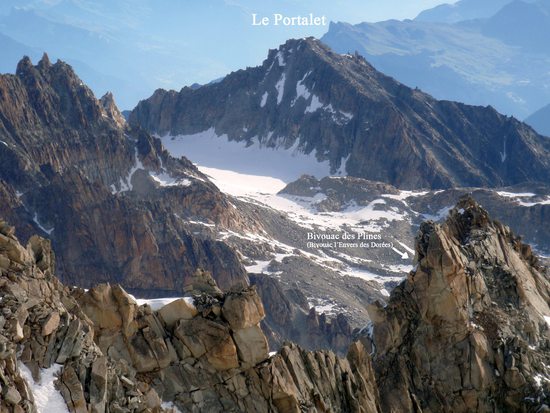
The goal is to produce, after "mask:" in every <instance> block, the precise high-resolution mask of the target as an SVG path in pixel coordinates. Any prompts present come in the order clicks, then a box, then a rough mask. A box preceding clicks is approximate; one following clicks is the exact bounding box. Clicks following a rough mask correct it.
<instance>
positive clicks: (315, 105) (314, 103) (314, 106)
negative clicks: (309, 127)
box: [304, 95, 323, 113]
mask: <svg viewBox="0 0 550 413" xmlns="http://www.w3.org/2000/svg"><path fill="white" fill-rule="evenodd" d="M322 108H323V104H322V103H321V101H320V100H319V98H318V97H317V95H313V96H312V98H311V102H309V105H308V106H307V108H306V110H305V111H304V113H313V112H315V111H317V110H319V109H322Z"/></svg>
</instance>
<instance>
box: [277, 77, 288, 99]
mask: <svg viewBox="0 0 550 413" xmlns="http://www.w3.org/2000/svg"><path fill="white" fill-rule="evenodd" d="M285 83H286V75H285V74H284V73H283V74H282V75H281V78H280V79H279V81H278V82H277V84H276V85H275V89H277V105H279V104H280V103H281V102H282V100H283V95H284V93H285Z"/></svg>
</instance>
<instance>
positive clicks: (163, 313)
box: [0, 222, 380, 413]
mask: <svg viewBox="0 0 550 413" xmlns="http://www.w3.org/2000/svg"><path fill="white" fill-rule="evenodd" d="M54 263H55V258H54V254H53V252H52V251H51V248H50V242H49V241H47V240H44V239H42V238H39V237H32V238H31V239H30V241H29V243H28V245H27V247H26V248H24V247H23V246H21V244H20V243H19V242H18V240H17V238H15V236H14V230H13V228H11V227H9V226H7V225H6V224H5V223H4V222H0V271H1V275H0V300H1V302H0V305H1V308H2V315H1V316H0V394H1V395H2V397H1V398H0V411H2V412H3V411H9V412H11V411H13V412H23V411H30V412H35V411H37V408H40V407H41V406H39V405H38V404H37V402H36V401H35V399H34V397H33V391H32V389H33V386H34V383H33V382H34V381H36V382H39V381H40V378H41V376H43V375H44V374H45V372H51V370H50V369H52V368H54V369H55V370H56V371H57V380H56V389H57V391H58V393H59V394H60V395H61V396H62V397H63V399H64V400H65V402H66V404H67V406H68V409H69V411H71V412H78V413H80V412H98V413H99V412H160V411H169V410H170V409H172V407H170V406H174V405H175V406H177V407H179V409H180V410H182V411H193V412H195V411H197V412H227V411H246V412H271V411H280V412H300V411H319V412H364V413H371V412H373V413H374V412H379V411H380V410H379V407H378V393H377V390H376V387H375V381H374V373H373V370H372V368H371V364H370V358H369V355H368V354H367V352H366V351H365V349H364V347H363V345H362V344H361V343H356V344H354V345H353V346H352V347H351V349H350V352H349V354H348V356H347V358H343V359H342V358H338V357H336V356H335V355H334V354H333V353H331V352H328V351H317V352H309V351H305V350H302V349H300V348H299V347H297V346H296V345H293V344H288V345H285V346H284V347H283V348H282V349H281V350H280V351H279V353H277V354H274V355H271V356H270V354H269V350H268V345H267V339H266V337H265V335H264V334H263V332H262V330H261V328H260V322H261V321H262V319H263V318H264V316H265V314H264V309H263V306H262V303H261V300H260V298H259V296H258V295H257V293H256V291H255V289H254V288H247V289H244V290H241V291H234V292H230V293H226V294H224V293H222V292H221V291H220V290H219V289H218V288H217V287H216V286H215V285H211V283H210V282H206V283H204V280H205V279H207V278H208V277H206V276H205V275H204V274H195V276H194V277H195V278H194V279H195V280H197V281H196V282H195V285H199V286H201V288H200V289H199V290H196V289H195V290H193V291H194V292H195V295H194V297H193V298H191V297H185V298H181V299H179V300H175V301H173V302H171V303H170V304H168V305H166V306H164V307H162V308H160V309H158V311H154V310H153V309H152V308H151V307H150V306H149V305H142V306H138V305H137V304H136V302H135V300H134V299H133V297H132V296H130V295H128V294H127V293H126V292H125V291H124V290H123V289H122V288H121V287H119V286H117V285H109V284H102V285H99V286H97V287H95V288H92V289H90V290H88V291H84V290H82V289H78V288H73V289H69V288H67V287H65V286H63V285H62V284H61V283H60V282H59V281H58V280H57V278H56V277H55V276H54V274H53V267H54ZM206 285H208V286H209V287H206ZM27 371H29V372H30V373H26V372H27ZM31 375H32V377H31ZM54 393H56V392H54ZM56 394H57V393H56ZM59 394H57V395H59ZM52 397H53V396H52ZM163 401H164V402H165V403H163ZM42 407H43V406H42Z"/></svg>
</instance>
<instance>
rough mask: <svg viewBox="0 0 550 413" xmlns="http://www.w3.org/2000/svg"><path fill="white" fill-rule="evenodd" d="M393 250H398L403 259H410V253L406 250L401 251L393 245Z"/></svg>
mask: <svg viewBox="0 0 550 413" xmlns="http://www.w3.org/2000/svg"><path fill="white" fill-rule="evenodd" d="M391 249H392V250H394V251H395V252H397V253H398V254H399V255H401V259H402V260H408V259H409V254H408V253H407V252H406V251H405V252H401V251H399V250H398V249H397V248H395V247H391Z"/></svg>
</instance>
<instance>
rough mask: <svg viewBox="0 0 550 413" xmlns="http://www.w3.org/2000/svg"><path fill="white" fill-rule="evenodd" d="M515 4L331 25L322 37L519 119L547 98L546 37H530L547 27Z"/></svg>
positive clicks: (389, 70) (444, 94)
mask: <svg viewBox="0 0 550 413" xmlns="http://www.w3.org/2000/svg"><path fill="white" fill-rule="evenodd" d="M514 7H515V6H514ZM511 8H512V5H510V9H511ZM520 8H521V9H522V10H523V12H521V13H520V12H517V11H516V12H510V10H509V9H508V8H506V9H505V10H504V9H503V11H502V13H501V14H499V15H497V16H495V17H494V18H491V19H488V20H487V19H485V20H476V21H470V22H461V23H456V24H446V23H439V22H427V21H422V20H414V21H411V20H405V21H397V20H389V21H385V22H378V23H361V24H357V25H350V24H347V23H332V24H331V25H330V27H329V31H328V32H327V33H326V34H325V35H324V36H323V37H322V39H321V40H322V41H323V42H324V43H325V44H327V45H328V46H330V47H331V48H332V49H334V50H335V51H337V52H339V53H353V52H355V51H357V52H359V53H360V54H361V55H363V56H364V57H365V58H366V59H367V60H369V61H370V62H371V63H372V64H373V65H374V66H375V67H376V68H377V69H378V70H380V71H382V72H384V73H386V74H388V75H390V76H393V77H395V78H396V79H397V80H399V81H401V82H403V83H405V84H406V85H408V86H410V87H419V88H421V89H422V90H424V91H426V92H428V93H430V94H432V95H433V96H434V97H436V98H438V99H449V100H457V101H460V102H464V103H468V104H476V105H489V104H490V105H492V106H493V107H495V108H497V110H499V111H500V112H502V113H506V114H509V115H514V116H516V117H517V118H519V119H523V118H525V117H526V116H528V115H529V114H531V113H533V112H534V111H535V110H536V109H538V108H540V107H541V106H543V105H544V104H546V103H547V102H548V101H550V74H549V73H548V71H547V70H546V68H547V67H549V66H550V53H549V52H548V48H545V47H546V46H544V45H543V44H542V43H544V42H545V41H546V39H547V36H546V35H542V34H540V35H537V36H535V34H536V33H535V30H539V31H542V32H544V33H545V30H547V27H549V26H548V24H546V23H544V24H540V22H539V20H538V19H536V18H534V17H533V18H531V17H530V13H529V12H528V9H534V8H535V5H533V4H526V3H521V4H520ZM535 9H536V8H535ZM536 10H539V9H536ZM541 13H542V12H541ZM516 15H517V16H518V17H516ZM519 16H522V17H521V18H520V17H519ZM537 27H539V29H536V28H537Z"/></svg>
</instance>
